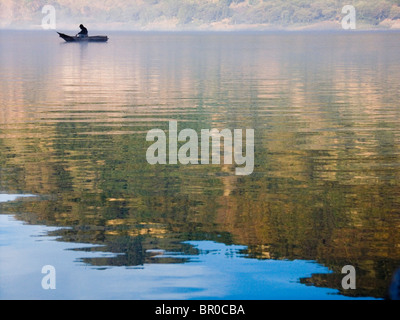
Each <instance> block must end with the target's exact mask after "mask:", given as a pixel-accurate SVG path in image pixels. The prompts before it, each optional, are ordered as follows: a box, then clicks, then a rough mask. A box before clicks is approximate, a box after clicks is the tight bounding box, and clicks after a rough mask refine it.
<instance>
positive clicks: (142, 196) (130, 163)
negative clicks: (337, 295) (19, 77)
mask: <svg viewBox="0 0 400 320" xmlns="http://www.w3.org/2000/svg"><path fill="white" fill-rule="evenodd" d="M138 37H139V39H138V40H140V39H141V38H140V36H138ZM170 37H171V38H170V39H169V40H168V41H169V42H168V44H166V43H164V42H161V44H159V45H154V44H152V43H151V41H150V44H148V43H147V42H145V41H137V42H138V44H137V50H136V52H135V55H134V56H133V58H130V59H131V60H129V61H130V63H132V65H133V67H132V69H127V68H125V67H124V66H123V64H122V63H121V64H119V63H118V62H116V65H115V68H114V69H113V70H111V71H110V69H108V68H107V66H104V67H100V69H99V70H98V71H97V73H96V74H93V72H91V71H90V65H89V66H87V65H85V66H81V68H74V67H71V66H69V67H68V66H61V67H60V68H61V70H62V73H63V75H64V76H63V77H62V84H61V85H60V84H58V85H57V84H54V83H52V81H51V79H52V78H53V77H51V76H48V77H45V76H42V77H37V78H38V79H39V80H38V83H34V84H33V83H28V84H24V85H23V86H22V87H19V86H18V85H15V87H11V85H9V84H7V83H6V84H5V85H4V86H2V87H1V89H0V90H2V92H4V94H2V95H1V96H0V98H1V99H2V100H1V103H2V105H5V108H4V109H3V110H2V111H1V112H2V113H1V114H0V116H1V117H0V123H1V124H3V125H4V126H3V127H2V128H1V131H0V135H1V139H0V150H1V152H0V167H1V168H2V169H1V171H0V174H1V188H2V190H10V191H15V192H17V191H23V192H27V193H35V194H39V195H43V199H42V200H41V201H37V202H23V203H22V204H20V205H11V204H7V205H6V207H7V210H8V211H14V212H16V213H18V216H19V217H20V218H21V219H23V220H25V221H27V222H30V223H44V224H46V225H51V226H68V227H70V229H65V230H61V231H57V232H55V234H57V235H59V236H60V237H61V238H60V240H63V241H70V242H79V243H92V244H98V245H101V247H95V248H93V249H91V250H101V251H104V252H112V253H115V254H117V256H115V257H106V258H103V259H84V262H86V263H90V264H93V265H96V266H99V267H101V266H109V265H140V264H143V263H153V262H154V261H161V260H156V259H154V257H153V255H152V253H149V252H148V251H147V250H149V249H154V248H157V249H159V248H161V249H165V250H168V251H172V252H182V251H183V252H185V251H189V250H191V249H190V248H188V247H187V246H184V245H182V243H181V242H182V241H184V240H192V239H196V240H199V239H211V240H215V241H223V242H225V243H239V244H242V245H247V246H248V250H247V251H248V254H249V256H250V257H254V258H259V259H263V258H276V259H307V260H316V261H318V262H319V263H322V264H324V265H326V266H328V267H329V268H331V269H332V270H333V271H335V274H333V275H313V276H312V277H310V278H308V279H302V281H303V282H304V283H309V284H313V285H317V286H329V287H335V288H337V287H338V285H340V282H338V281H337V277H340V275H338V273H340V270H341V267H342V266H343V265H345V264H352V265H354V266H356V267H357V268H358V270H359V275H358V279H359V282H358V284H359V285H358V287H359V290H357V293H356V294H359V295H364V294H365V295H373V296H383V295H384V292H385V290H386V285H387V282H388V279H390V275H391V272H392V271H393V269H394V268H395V266H396V265H397V264H398V263H399V262H400V252H399V243H400V239H399V233H398V228H399V218H398V217H399V208H400V205H399V204H400V203H399V199H400V198H399V190H400V189H399V183H398V181H399V170H398V163H399V154H400V153H399V150H398V149H399V134H398V128H399V123H398V119H399V117H398V110H396V109H395V108H394V107H393V105H395V104H394V102H396V103H397V102H398V98H399V96H398V92H399V90H398V89H399V83H400V81H399V78H398V77H399V73H398V71H399V70H398V69H393V70H392V72H391V73H389V72H387V70H384V74H385V76H386V77H387V79H383V78H382V77H383V76H382V75H380V74H378V75H375V74H374V75H375V76H376V77H378V79H379V81H376V80H374V79H375V78H374V77H373V76H372V74H371V71H370V70H366V69H362V68H361V70H359V69H357V68H356V69H354V68H355V67H357V64H356V62H355V60H356V57H357V54H356V53H354V52H352V51H351V50H350V53H349V52H347V55H346V57H347V58H348V59H347V60H346V59H344V60H343V59H342V55H344V53H343V52H340V50H338V51H339V52H338V51H334V50H333V49H332V46H335V43H339V42H341V41H345V42H346V41H350V40H349V39H348V38H344V40H343V38H340V37H339V36H338V38H337V40H338V41H333V42H332V41H331V40H329V41H326V40H324V39H321V38H317V40H318V41H315V39H314V38H312V37H311V36H310V35H304V36H293V35H284V36H283V38H277V36H276V35H271V36H270V38H268V40H270V41H267V43H268V50H267V49H262V48H263V47H262V46H261V45H260V46H261V49H258V50H250V49H247V45H248V43H246V41H249V43H250V45H251V44H252V43H253V42H252V41H254V38H252V37H253V36H247V37H245V38H242V39H241V40H242V41H237V39H235V38H233V37H232V38H230V37H229V36H226V35H224V36H223V39H221V37H220V36H214V35H213V36H211V38H201V37H200V38H196V39H195V40H190V39H189V40H188V39H187V38H185V39H186V40H185V41H187V42H185V41H181V38H179V37H178V38H176V37H174V36H170ZM235 37H236V36H235ZM263 37H264V36H263ZM162 39H164V38H162ZM249 39H250V40H249ZM251 39H252V40H251ZM255 39H256V40H257V43H258V44H259V43H261V42H258V41H259V38H255ZM263 39H264V38H263ZM153 40H154V43H159V42H160V39H159V38H155V39H153ZM339 40H340V41H339ZM367 40H368V39H367ZM164 41H165V40H164ZM263 41H265V39H264V40H263ZM330 42H332V43H333V44H330ZM171 43H172V44H171ZM238 43H239V44H238ZM291 43H293V46H292V45H291ZM253 44H254V43H253ZM347 44H349V43H347ZM365 46H367V49H366V52H364V53H363V55H362V57H361V58H360V59H364V60H363V63H364V62H366V63H367V64H368V63H373V61H374V60H373V56H374V55H375V50H376V49H375V48H370V47H369V45H365ZM382 47H384V46H382ZM92 48H93V47H91V46H88V48H87V52H85V54H87V57H86V58H87V61H88V63H89V64H90V61H93V59H92V58H93V56H91V55H93V52H91V49H92ZM99 48H101V47H96V50H99ZM78 49H79V48H78ZM71 50H73V49H71ZM201 50H203V51H201ZM319 50H326V51H323V52H328V53H329V54H328V53H327V54H326V55H323V54H321V55H317V56H316V55H313V54H312V52H314V51H316V52H319ZM210 52H213V53H214V54H211V53H210ZM331 52H333V53H332V55H330V53H331ZM396 54H397V53H396ZM379 56H381V57H383V58H382V59H383V60H382V61H383V62H382V65H381V64H380V62H375V66H376V67H377V68H376V69H377V70H381V69H382V68H384V67H383V66H385V65H386V63H389V64H390V61H392V60H393V61H396V60H395V59H394V58H393V56H391V55H390V52H383V49H381V51H379ZM395 57H397V55H396V56H395ZM86 58H85V59H86ZM10 59H11V58H10ZM124 59H128V56H123V57H122V58H121V61H124ZM385 59H386V60H385ZM332 60H333V61H339V62H340V63H343V64H346V66H345V68H343V66H338V67H337V68H334V67H332V63H331V62H332ZM10 61H14V60H12V59H11V60H10ZM118 61H120V60H118ZM14 63H15V64H16V62H15V61H14ZM69 63H70V61H69V62H68V65H69ZM363 65H364V64H363ZM183 66H184V67H183ZM259 66H263V68H260V67H259ZM15 68H17V69H18V68H22V67H20V66H18V67H15ZM86 68H87V69H86ZM394 68H395V67H394ZM18 70H19V69H18ZM348 70H353V72H350V71H348ZM354 70H356V71H357V70H358V72H355V71H354ZM20 72H22V71H20ZM48 72H50V71H48ZM76 78H77V79H79V80H80V81H81V82H82V83H81V82H80V83H79V86H76V85H75V84H74V81H75V80H74V79H76ZM82 79H85V81H83V80H82ZM128 79H129V80H128ZM138 79H139V80H138ZM242 79H246V81H242ZM121 80H124V81H121ZM381 80H382V81H381ZM383 80H385V81H383ZM84 84H87V86H83V85H84ZM40 85H43V86H44V87H46V86H47V87H48V88H49V90H48V92H49V93H47V94H48V95H49V96H46V94H45V93H43V92H47V91H46V90H41V91H40V90H38V88H39V87H40ZM99 88H100V89H101V90H100V89H99ZM61 89H62V90H61ZM92 90H99V92H101V95H102V96H100V97H99V95H97V93H98V92H97V91H92ZM37 91H40V92H41V93H40V94H38V95H37V96H35V93H34V92H37ZM10 92H13V94H14V95H15V96H16V97H17V98H18V99H14V100H15V101H17V102H18V101H19V103H16V105H14V104H13V105H12V103H11V101H12V100H13V99H10V100H7V98H6V97H9V96H10ZM54 92H59V94H58V95H57V94H55V93H54ZM53 95H54V96H53ZM49 100H51V101H53V102H54V101H62V102H63V103H64V105H63V106H62V107H60V108H54V107H53V108H49V109H50V111H51V112H46V111H47V110H46V109H45V107H43V108H42V109H41V108H40V107H38V106H35V103H36V102H35V101H49ZM181 100H182V102H180V103H181V104H180V105H175V103H177V102H176V101H181ZM71 101H72V102H71ZM11 105H12V107H11ZM15 110H16V111H15ZM32 110H34V112H32ZM171 118H174V119H178V120H179V126H180V128H184V127H190V128H192V129H195V130H196V131H199V130H200V129H202V128H213V127H217V128H220V129H221V128H231V129H233V128H255V129H256V139H257V140H256V162H255V163H256V168H255V172H254V174H253V175H251V176H248V177H236V176H234V175H233V167H232V166H221V167H216V166H207V167H204V166H179V165H177V166H150V165H148V164H147V163H146V160H145V153H146V152H145V151H146V148H147V147H148V144H146V141H145V133H146V131H147V130H149V128H154V127H159V128H162V129H167V126H168V124H167V121H166V120H167V119H171ZM115 133H117V134H115ZM118 254H120V255H118ZM162 261H164V262H165V260H162ZM175 261H177V260H175ZM168 262H172V260H168ZM343 293H344V294H351V293H349V292H343Z"/></svg>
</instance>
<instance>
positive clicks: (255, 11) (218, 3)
mask: <svg viewBox="0 0 400 320" xmlns="http://www.w3.org/2000/svg"><path fill="white" fill-rule="evenodd" d="M47 4H51V5H53V6H54V7H55V8H56V14H57V27H59V28H74V29H76V25H77V24H79V23H85V24H87V25H89V26H90V27H91V28H92V29H93V28H102V29H103V28H104V29H105V28H108V29H132V30H141V29H153V30H154V29H166V30H180V29H183V30H184V29H200V30H201V29H214V30H221V29H225V30H230V29H274V28H278V29H281V28H286V29H287V28H289V29H293V28H304V27H315V28H326V27H328V28H335V27H337V28H339V27H340V21H341V19H342V17H343V14H342V12H341V11H342V7H343V6H344V5H354V7H355V8H356V13H357V22H358V26H359V27H360V28H370V27H378V28H400V0H374V1H373V0H96V1H94V0H79V1H78V0H58V1H53V2H52V1H50V0H1V2H0V27H2V28H39V27H40V24H41V21H42V18H43V16H44V15H43V14H42V12H41V9H42V7H43V6H44V5H47Z"/></svg>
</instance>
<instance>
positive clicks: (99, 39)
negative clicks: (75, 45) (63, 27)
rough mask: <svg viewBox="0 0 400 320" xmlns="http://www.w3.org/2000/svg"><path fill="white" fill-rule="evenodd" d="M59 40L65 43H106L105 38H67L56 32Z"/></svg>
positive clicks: (106, 38) (106, 39)
mask: <svg viewBox="0 0 400 320" xmlns="http://www.w3.org/2000/svg"><path fill="white" fill-rule="evenodd" d="M57 33H58V34H59V35H60V38H63V39H64V40H65V41H67V42H107V41H108V37H107V36H93V37H77V36H74V37H72V36H68V35H66V34H64V33H60V32H57Z"/></svg>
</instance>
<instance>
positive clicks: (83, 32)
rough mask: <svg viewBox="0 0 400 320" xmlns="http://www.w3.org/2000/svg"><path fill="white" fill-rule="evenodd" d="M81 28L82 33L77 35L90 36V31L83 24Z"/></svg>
mask: <svg viewBox="0 0 400 320" xmlns="http://www.w3.org/2000/svg"><path fill="white" fill-rule="evenodd" d="M79 28H81V32H79V33H78V34H77V36H78V37H87V36H88V30H87V29H86V28H85V27H84V26H83V24H81V25H80V26H79Z"/></svg>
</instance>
